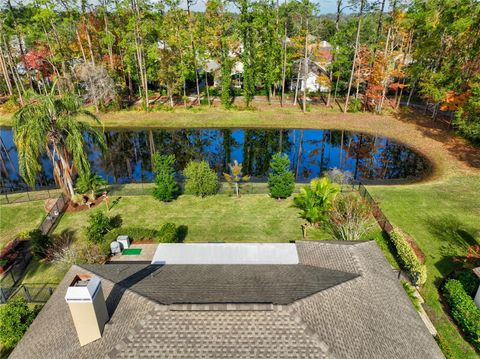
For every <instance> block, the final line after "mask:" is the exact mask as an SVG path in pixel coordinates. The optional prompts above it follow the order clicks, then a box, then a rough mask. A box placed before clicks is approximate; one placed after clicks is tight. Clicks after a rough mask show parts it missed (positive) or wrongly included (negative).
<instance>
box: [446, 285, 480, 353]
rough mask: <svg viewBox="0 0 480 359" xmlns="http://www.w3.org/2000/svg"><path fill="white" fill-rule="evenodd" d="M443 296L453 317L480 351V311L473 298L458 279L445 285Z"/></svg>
mask: <svg viewBox="0 0 480 359" xmlns="http://www.w3.org/2000/svg"><path fill="white" fill-rule="evenodd" d="M443 296H444V297H445V300H446V301H447V303H448V305H449V306H450V312H451V314H452V317H453V318H454V319H455V321H456V322H457V323H458V325H459V326H460V327H461V328H462V330H463V332H464V333H465V335H466V336H467V337H468V339H469V340H470V341H471V342H472V344H473V345H474V346H475V347H476V348H477V349H480V309H479V308H478V307H477V305H476V304H475V302H474V300H473V299H472V297H470V296H469V295H468V293H467V292H466V291H465V289H464V288H463V285H462V283H461V282H460V281H459V280H457V279H450V280H448V281H447V283H445V285H444V286H443Z"/></svg>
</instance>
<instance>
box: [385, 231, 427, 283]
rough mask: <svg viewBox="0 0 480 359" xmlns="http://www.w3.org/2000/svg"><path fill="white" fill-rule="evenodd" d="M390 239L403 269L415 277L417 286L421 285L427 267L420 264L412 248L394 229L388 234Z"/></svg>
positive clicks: (400, 233)
mask: <svg viewBox="0 0 480 359" xmlns="http://www.w3.org/2000/svg"><path fill="white" fill-rule="evenodd" d="M390 239H391V241H392V243H393V245H394V246H395V249H396V250H397V254H398V257H399V259H400V262H401V265H402V266H403V268H404V269H405V270H406V271H407V272H408V273H409V274H410V276H412V278H415V277H417V284H420V285H423V284H425V282H426V281H427V267H426V266H425V265H424V264H422V263H420V260H419V259H418V258H417V256H416V255H415V252H414V251H413V249H412V247H410V244H409V243H408V241H407V239H406V238H405V236H404V235H403V233H402V232H400V230H398V229H397V228H395V229H394V230H393V231H391V232H390Z"/></svg>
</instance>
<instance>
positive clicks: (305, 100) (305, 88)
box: [302, 17, 308, 113]
mask: <svg viewBox="0 0 480 359" xmlns="http://www.w3.org/2000/svg"><path fill="white" fill-rule="evenodd" d="M304 58H305V66H304V67H305V69H304V70H305V71H304V74H305V76H304V84H303V103H302V111H303V113H305V112H307V78H308V17H307V20H306V33H305V54H304Z"/></svg>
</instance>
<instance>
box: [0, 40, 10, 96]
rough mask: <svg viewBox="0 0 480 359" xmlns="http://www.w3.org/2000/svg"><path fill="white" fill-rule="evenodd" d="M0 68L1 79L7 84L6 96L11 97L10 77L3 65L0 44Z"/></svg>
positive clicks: (3, 60) (5, 66)
mask: <svg viewBox="0 0 480 359" xmlns="http://www.w3.org/2000/svg"><path fill="white" fill-rule="evenodd" d="M0 67H1V69H2V74H3V77H4V78H5V83H6V84H7V90H8V95H9V96H13V87H12V82H11V81H10V75H9V74H8V69H7V64H6V63H5V57H4V55H3V48H2V46H1V44H0Z"/></svg>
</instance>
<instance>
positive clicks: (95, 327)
mask: <svg viewBox="0 0 480 359" xmlns="http://www.w3.org/2000/svg"><path fill="white" fill-rule="evenodd" d="M65 300H66V301H67V303H68V307H69V308H70V313H71V314H72V319H73V323H74V324H75V329H76V330H77V335H78V340H79V341H80V345H81V346H83V345H85V344H88V343H91V342H93V341H95V340H97V339H100V338H101V337H102V333H103V328H104V326H105V323H106V322H107V321H108V319H109V318H108V311H107V305H106V303H105V299H104V297H103V291H102V283H101V282H100V279H98V278H97V277H95V276H93V275H88V274H77V275H76V276H75V279H74V280H73V282H72V284H70V286H69V287H68V289H67V294H66V295H65Z"/></svg>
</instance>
